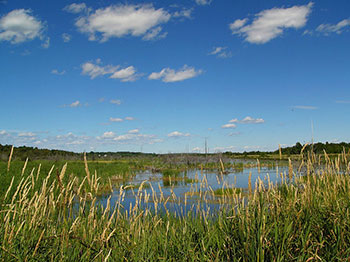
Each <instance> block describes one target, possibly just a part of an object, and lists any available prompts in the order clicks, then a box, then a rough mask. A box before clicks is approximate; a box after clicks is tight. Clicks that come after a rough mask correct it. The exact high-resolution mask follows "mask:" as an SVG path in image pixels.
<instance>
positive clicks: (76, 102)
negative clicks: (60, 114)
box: [69, 100, 81, 107]
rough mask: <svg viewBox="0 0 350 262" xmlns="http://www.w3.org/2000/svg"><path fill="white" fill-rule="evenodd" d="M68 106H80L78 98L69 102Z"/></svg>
mask: <svg viewBox="0 0 350 262" xmlns="http://www.w3.org/2000/svg"><path fill="white" fill-rule="evenodd" d="M69 106H70V107H78V106H81V103H80V101H79V100H77V101H75V102H73V103H71V104H70V105H69Z"/></svg>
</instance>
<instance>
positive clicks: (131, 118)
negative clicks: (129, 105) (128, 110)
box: [125, 116, 135, 121]
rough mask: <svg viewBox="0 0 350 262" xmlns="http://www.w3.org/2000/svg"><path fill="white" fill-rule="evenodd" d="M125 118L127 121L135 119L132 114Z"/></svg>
mask: <svg viewBox="0 0 350 262" xmlns="http://www.w3.org/2000/svg"><path fill="white" fill-rule="evenodd" d="M125 120H127V121H133V120H135V118H133V117H132V116H127V117H125Z"/></svg>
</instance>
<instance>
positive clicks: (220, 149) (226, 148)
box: [213, 146, 237, 152]
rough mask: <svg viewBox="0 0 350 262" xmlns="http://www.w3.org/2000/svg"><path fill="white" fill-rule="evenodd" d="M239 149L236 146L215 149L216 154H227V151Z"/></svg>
mask: <svg viewBox="0 0 350 262" xmlns="http://www.w3.org/2000/svg"><path fill="white" fill-rule="evenodd" d="M236 149H237V147H235V146H226V147H219V146H218V147H214V149H213V150H214V152H226V151H233V150H236Z"/></svg>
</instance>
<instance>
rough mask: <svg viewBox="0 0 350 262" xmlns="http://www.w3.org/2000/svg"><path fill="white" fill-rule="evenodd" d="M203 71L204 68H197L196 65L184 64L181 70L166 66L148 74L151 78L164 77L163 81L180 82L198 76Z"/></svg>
mask: <svg viewBox="0 0 350 262" xmlns="http://www.w3.org/2000/svg"><path fill="white" fill-rule="evenodd" d="M201 73H202V70H195V68H194V67H188V66H186V65H185V66H183V67H182V68H181V69H180V70H178V71H175V70H174V69H170V68H164V69H162V70H161V71H160V72H153V73H152V74H150V75H149V76H148V79H150V80H156V79H162V81H163V82H166V83H168V82H178V81H183V80H186V79H190V78H193V77H196V76H198V75H200V74H201Z"/></svg>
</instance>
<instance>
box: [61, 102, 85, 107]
mask: <svg viewBox="0 0 350 262" xmlns="http://www.w3.org/2000/svg"><path fill="white" fill-rule="evenodd" d="M80 106H83V104H82V103H81V102H80V101H79V100H77V101H74V102H73V103H71V104H65V105H63V106H62V107H80ZM85 106H88V104H87V103H86V104H85Z"/></svg>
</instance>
